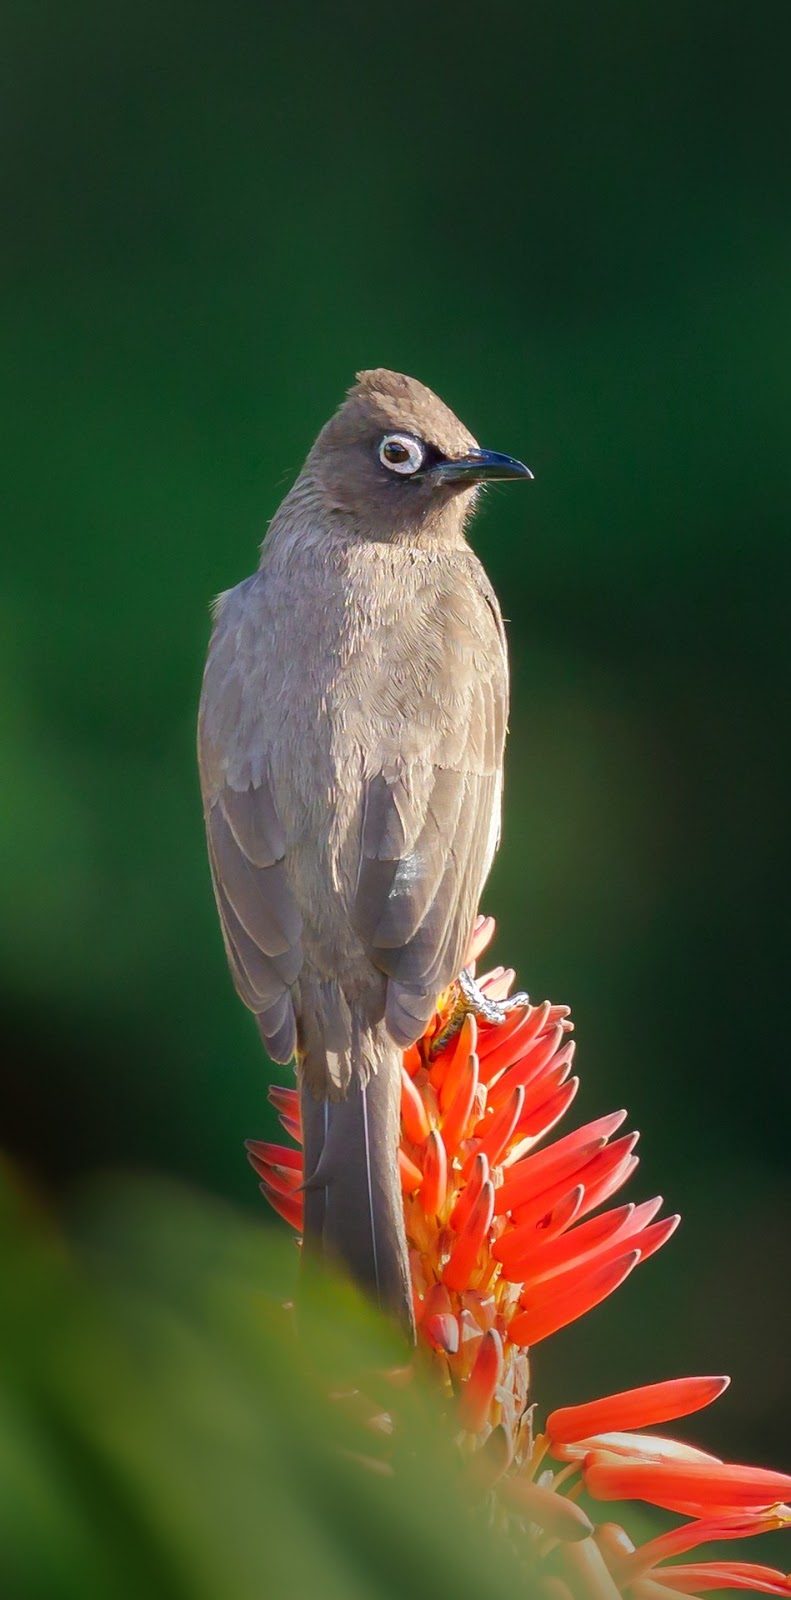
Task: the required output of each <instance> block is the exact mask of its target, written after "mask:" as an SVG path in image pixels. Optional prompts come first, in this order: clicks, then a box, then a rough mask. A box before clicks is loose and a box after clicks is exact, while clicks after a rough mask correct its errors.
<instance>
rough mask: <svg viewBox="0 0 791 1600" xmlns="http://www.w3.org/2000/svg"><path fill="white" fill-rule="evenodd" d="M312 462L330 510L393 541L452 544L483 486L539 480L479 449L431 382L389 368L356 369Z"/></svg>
mask: <svg viewBox="0 0 791 1600" xmlns="http://www.w3.org/2000/svg"><path fill="white" fill-rule="evenodd" d="M306 465H307V468H308V470H309V472H310V475H311V478H312V480H313V483H314V484H315V486H316V488H317V489H318V491H319V493H320V495H321V497H322V500H323V501H324V504H325V507H326V510H327V511H328V512H330V513H331V514H333V515H334V516H337V517H343V518H344V519H345V520H346V521H347V522H348V523H350V524H351V525H352V526H353V527H354V529H355V531H357V532H358V533H359V534H360V535H361V536H362V537H363V538H366V537H367V538H374V539H387V540H400V539H404V540H409V541H411V540H415V539H417V540H421V539H424V538H429V539H431V538H434V539H440V540H442V541H443V542H445V541H447V542H454V541H455V540H457V539H459V538H460V537H461V535H462V530H463V527H464V523H465V520H466V518H467V517H468V516H469V514H470V512H471V510H472V508H473V505H474V501H475V496H476V492H477V490H478V488H479V486H480V485H481V484H482V483H486V482H489V481H491V480H492V479H504V478H531V477H532V473H531V472H530V469H529V468H528V467H525V466H523V464H522V462H521V461H515V460H514V459H513V457H511V456H504V455H500V454H498V452H497V451H494V450H482V449H481V447H480V446H479V445H478V443H477V441H476V440H475V439H474V438H473V436H472V434H471V433H470V432H469V431H468V429H467V428H465V427H464V424H463V423H461V422H460V421H459V419H458V417H456V416H454V414H453V412H452V411H451V410H449V408H448V407H447V406H446V405H444V404H443V402H442V401H441V400H440V399H438V397H437V395H435V394H433V393H432V391H431V390H430V389H427V388H426V386H425V384H422V383H418V382H417V380H416V379H415V378H407V377H405V376H404V375H403V373H400V372H388V371H387V370H386V369H385V368H384V367H377V368H375V369H374V370H373V371H370V372H358V374H357V381H356V383H355V384H354V387H353V388H352V389H350V390H349V393H348V395H347V397H346V399H345V400H344V402H343V404H342V406H341V407H340V409H339V410H338V411H336V413H335V416H334V417H332V418H331V420H330V421H329V422H328V423H327V425H326V427H324V428H322V431H321V433H320V434H319V436H318V439H317V440H316V443H315V445H314V446H313V449H312V450H311V453H310V455H309V457H308V461H307V464H306Z"/></svg>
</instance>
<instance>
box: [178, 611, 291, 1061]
mask: <svg viewBox="0 0 791 1600" xmlns="http://www.w3.org/2000/svg"><path fill="white" fill-rule="evenodd" d="M247 587H248V586H247V585H244V584H243V585H240V586H239V590H235V591H232V593H231V595H229V596H228V597H226V598H225V601H224V604H223V603H221V605H220V606H219V607H218V614H217V621H216V625H215V631H214V635H213V637H212V642H211V646H210V650H209V658H208V662H207V665H206V673H205V676H204V680H203V693H202V696H201V709H200V718H199V723H198V761H199V766H200V774H201V787H202V790H203V799H204V811H205V817H206V837H207V841H208V847H209V862H210V866H211V874H212V882H213V884H214V894H215V898H216V901H217V907H218V910H219V913H220V922H221V924H222V931H223V938H224V940H225V948H226V952H227V955H228V962H229V965H230V968H231V973H232V976H233V980H234V983H235V984H236V988H237V990H238V993H239V995H240V997H241V999H242V1000H243V1001H244V1003H245V1005H246V1006H249V1008H250V1010H251V1011H253V1012H255V1014H256V1017H257V1019H258V1025H259V1028H260V1030H261V1033H262V1036H263V1039H264V1043H265V1045H266V1048H267V1050H268V1051H269V1054H270V1055H271V1056H272V1057H273V1059H274V1060H275V1061H290V1060H291V1057H292V1056H293V1054H294V1051H295V1049H296V1024H295V1019H294V1009H293V1005H292V1002H291V995H290V992H289V991H290V986H291V984H293V983H294V982H295V981H296V979H297V977H298V976H299V972H300V968H301V966H302V949H301V945H300V934H301V931H302V924H301V918H300V914H299V910H298V907H297V905H296V903H295V901H294V897H293V895H292V893H291V890H290V888H289V884H288V879H287V876H286V869H285V865H284V857H285V840H284V838H283V830H282V827H281V824H280V819H279V818H278V815H277V809H276V807H275V802H274V799H273V796H272V788H271V784H270V781H269V774H268V771H267V767H266V761H265V753H264V752H263V751H262V750H261V749H259V748H257V745H256V737H255V728H256V718H255V716H254V714H251V708H250V707H248V706H247V705H246V699H247V697H248V695H249V693H250V679H251V674H250V672H249V667H250V660H249V659H248V657H249V656H250V655H251V653H252V652H254V649H255V629H254V616H253V614H252V609H251V606H250V603H249V595H248V594H247V593H245V592H242V591H245V590H246V589H247ZM253 677H254V675H253Z"/></svg>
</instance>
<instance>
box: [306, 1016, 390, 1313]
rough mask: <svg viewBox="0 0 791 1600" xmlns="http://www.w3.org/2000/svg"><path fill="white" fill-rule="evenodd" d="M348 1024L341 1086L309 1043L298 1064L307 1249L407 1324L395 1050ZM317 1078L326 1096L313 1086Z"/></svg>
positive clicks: (360, 1027)
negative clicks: (343, 1272) (346, 1058)
mask: <svg viewBox="0 0 791 1600" xmlns="http://www.w3.org/2000/svg"><path fill="white" fill-rule="evenodd" d="M351 1024H352V1026H351V1030H350V1040H349V1045H350V1056H351V1059H350V1060H349V1061H348V1062H347V1063H343V1065H344V1066H345V1067H346V1071H344V1072H342V1074H341V1075H340V1076H341V1084H338V1083H337V1078H336V1074H335V1072H334V1071H333V1073H332V1075H331V1076H332V1078H336V1082H335V1083H332V1082H331V1080H330V1081H328V1074H327V1069H326V1066H325V1067H324V1070H323V1072H322V1071H321V1070H320V1068H321V1065H322V1064H321V1063H319V1062H317V1061H316V1059H315V1045H314V1047H313V1049H311V1050H310V1052H309V1056H308V1059H307V1060H303V1062H302V1064H301V1072H300V1105H301V1113H302V1137H303V1144H304V1151H305V1185H304V1191H305V1192H304V1243H305V1249H306V1252H307V1253H310V1252H313V1253H314V1254H315V1253H316V1252H317V1251H318V1252H319V1253H320V1254H321V1255H322V1256H323V1257H324V1258H325V1259H326V1260H328V1261H334V1262H335V1263H336V1264H337V1265H339V1266H341V1267H342V1268H344V1269H345V1270H346V1271H347V1272H348V1273H349V1275H350V1276H351V1277H352V1278H354V1280H355V1281H356V1282H357V1283H359V1284H360V1286H361V1287H362V1288H364V1289H365V1290H367V1291H368V1292H369V1293H370V1294H371V1295H372V1296H373V1297H374V1298H375V1299H376V1300H377V1301H378V1302H379V1304H380V1305H381V1306H382V1307H383V1309H385V1310H388V1311H390V1312H392V1313H394V1314H395V1315H396V1316H397V1317H398V1318H399V1320H400V1321H401V1323H402V1325H403V1326H404V1327H406V1329H407V1330H408V1331H409V1332H412V1330H413V1328H414V1320H413V1313H412V1295H411V1290H410V1279H409V1262H408V1257H407V1247H406V1234H405V1231H404V1205H403V1199H402V1195H401V1184H400V1179H399V1173H398V1139H399V1119H400V1103H401V1054H400V1051H399V1050H398V1049H397V1047H396V1046H395V1045H393V1044H392V1043H391V1042H390V1041H389V1040H387V1039H386V1037H383V1031H382V1030H381V1029H380V1028H376V1029H375V1030H370V1029H368V1028H366V1027H365V1025H364V1024H362V1023H360V1021H359V1019H358V1018H357V1017H355V1016H354V1014H353V1013H352V1016H351ZM317 1069H319V1070H317ZM322 1079H323V1086H326V1087H331V1093H330V1094H321V1093H320V1092H319V1093H318V1094H317V1092H316V1089H317V1087H319V1086H320V1085H321V1080H322ZM317 1080H318V1081H317ZM344 1080H345V1083H344ZM341 1085H343V1086H341Z"/></svg>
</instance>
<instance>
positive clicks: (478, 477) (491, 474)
mask: <svg viewBox="0 0 791 1600" xmlns="http://www.w3.org/2000/svg"><path fill="white" fill-rule="evenodd" d="M427 476H428V477H432V478H434V479H435V480H437V481H438V482H440V483H491V482H493V481H497V480H499V479H505V478H532V476H533V474H532V472H531V471H530V468H529V467H526V466H525V465H524V462H522V461H515V460H514V458H513V456H502V455H500V452H499V450H477V449H476V450H470V451H469V452H468V454H467V455H466V456H460V457H459V459H458V460H457V461H439V462H438V463H437V465H436V466H435V467H431V468H430V469H429V472H428V473H427Z"/></svg>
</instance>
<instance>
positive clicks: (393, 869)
mask: <svg viewBox="0 0 791 1600" xmlns="http://www.w3.org/2000/svg"><path fill="white" fill-rule="evenodd" d="M531 477H532V473H531V472H530V470H529V468H528V467H526V466H525V465H524V464H523V463H522V462H521V461H518V460H516V459H515V458H513V457H511V456H508V455H502V454H500V453H499V452H496V451H492V450H487V449H482V448H481V447H480V446H479V445H478V443H477V441H476V440H475V438H474V437H473V435H472V434H471V433H470V432H469V430H468V429H467V428H466V427H465V426H464V425H463V423H461V422H460V421H459V419H458V418H457V417H456V416H455V415H454V413H453V412H452V411H451V410H450V409H449V408H448V406H446V405H445V404H444V403H443V401H442V400H440V399H439V398H438V396H437V395H436V394H434V393H433V392H432V391H431V390H430V389H428V388H427V387H426V386H425V385H424V384H422V383H420V382H418V381H417V380H416V379H414V378H410V377H407V376H405V375H404V374H403V373H397V372H391V371H388V370H387V369H385V368H375V369H372V370H367V371H363V372H360V373H358V374H357V377H356V381H355V383H354V385H353V386H352V388H351V389H349V390H348V391H347V394H346V396H345V398H344V400H343V402H342V404H341V405H340V407H339V409H338V410H337V411H336V412H335V414H334V415H333V416H332V417H331V418H330V420H329V421H328V422H327V423H326V425H325V426H324V427H323V428H322V429H321V432H320V433H319V435H318V437H317V439H316V441H315V443H314V445H313V447H312V448H311V450H310V451H309V454H308V456H307V459H306V461H305V463H304V466H303V467H302V470H301V471H300V472H299V474H298V476H297V478H296V480H295V482H294V484H293V486H292V488H291V489H290V490H289V491H288V493H287V494H286V496H285V498H284V500H283V501H282V503H281V505H280V506H279V509H278V510H277V511H276V513H275V515H274V517H273V518H272V521H271V523H270V524H269V527H268V529H267V532H266V535H265V537H264V541H263V544H262V546H261V558H260V562H259V565H258V568H257V570H256V572H254V573H253V574H252V576H250V577H248V578H245V579H244V580H243V581H242V582H241V583H239V584H238V585H237V586H236V587H235V588H232V589H230V590H228V591H227V592H225V593H223V594H221V595H220V596H219V597H218V599H217V600H216V601H215V604H214V608H213V617H214V620H213V631H212V635H211V641H210V645H209V651H208V658H207V662H206V669H205V674H204V679H203V688H202V693H201V702H200V712H199V730H198V759H199V769H200V779H201V789H202V796H203V807H204V817H205V824H206V836H207V845H208V855H209V863H210V868H211V876H212V881H213V887H214V894H215V898H216V903H217V909H218V912H219V918H220V924H221V928H222V934H223V939H224V943H225V950H226V954H227V958H228V963H229V965H230V969H231V974H232V977H233V981H234V984H235V986H236V989H237V991H238V994H239V996H240V997H241V999H242V1001H243V1002H244V1004H245V1005H246V1006H247V1007H248V1008H249V1009H250V1011H252V1012H253V1014H254V1016H255V1018H256V1020H257V1023H258V1028H259V1032H260V1035H261V1039H262V1041H263V1044H264V1046H265V1048H266V1050H267V1052H268V1054H269V1056H270V1057H271V1059H272V1060H273V1061H276V1062H281V1063H285V1062H288V1061H290V1060H292V1059H293V1058H296V1073H297V1081H298V1085H299V1095H300V1112H301V1121H302V1137H303V1146H304V1185H303V1247H304V1250H303V1253H304V1254H305V1255H306V1256H307V1257H308V1258H309V1259H311V1258H312V1259H314V1260H315V1259H318V1260H319V1261H320V1262H326V1263H329V1264H330V1265H334V1266H340V1267H341V1268H342V1269H344V1271H345V1272H346V1274H347V1275H348V1276H350V1277H351V1278H352V1279H353V1280H355V1281H356V1282H357V1284H358V1285H360V1286H361V1287H362V1288H363V1290H365V1291H367V1293H368V1294H369V1295H370V1296H371V1297H372V1298H373V1299H375V1300H376V1301H377V1302H378V1303H379V1305H380V1306H381V1307H382V1308H383V1309H384V1310H385V1311H386V1312H388V1313H390V1314H392V1315H393V1316H394V1317H395V1318H396V1319H397V1320H398V1321H399V1322H400V1323H401V1325H402V1327H403V1328H404V1329H405V1330H406V1331H407V1333H408V1334H411V1333H413V1330H414V1322H413V1313H412V1296H411V1291H410V1284H409V1269H408V1257H407V1248H406V1238H405V1231H404V1217H403V1203H402V1197H401V1189H400V1182H399V1172H398V1139H399V1108H400V1094H401V1072H402V1053H403V1051H404V1050H405V1049H406V1048H407V1047H408V1046H410V1045H411V1044H413V1043H414V1042H415V1041H416V1040H417V1039H418V1038H419V1037H420V1035H421V1034H422V1033H423V1031H424V1029H425V1027H426V1024H427V1023H428V1021H429V1019H430V1018H431V1016H432V1014H433V1011H434V1008H435V1004H436V1000H437V997H438V995H439V994H440V993H441V992H442V991H443V990H444V989H446V988H447V987H448V986H449V985H450V984H451V983H452V982H453V981H454V980H456V979H457V977H458V975H459V973H460V970H461V969H462V966H463V961H464V956H465V951H466V949H467V947H468V944H469V940H470V937H471V934H472V930H473V927H474V925H475V918H476V915H477V912H478V905H479V900H480V896H481V891H482V889H483V886H484V883H485V881H486V878H487V876H488V873H489V869H490V867H491V864H492V859H493V857H494V854H495V850H496V848H497V845H498V842H499V836H500V812H501V795H502V778H503V751H504V744H505V737H506V723H507V718H508V655H507V646H506V638H505V631H504V627H503V620H502V616H501V612H500V607H499V604H498V601H497V598H496V595H495V593H494V590H493V588H492V585H491V583H490V582H489V579H488V577H487V576H486V573H485V571H484V568H483V566H482V564H481V562H480V561H479V559H478V557H477V556H476V555H475V553H474V552H473V550H472V548H471V546H470V544H469V543H468V541H467V538H466V531H467V527H468V523H469V519H470V517H471V514H472V512H473V511H474V509H475V506H476V504H477V502H478V500H479V497H480V492H481V488H482V486H484V485H485V484H487V483H488V482H490V481H492V480H507V479H514V480H516V479H527V478H531ZM464 1004H466V1005H468V1006H471V1007H473V1008H474V1006H475V986H474V984H470V982H469V979H468V980H467V982H466V983H465V986H464Z"/></svg>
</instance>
